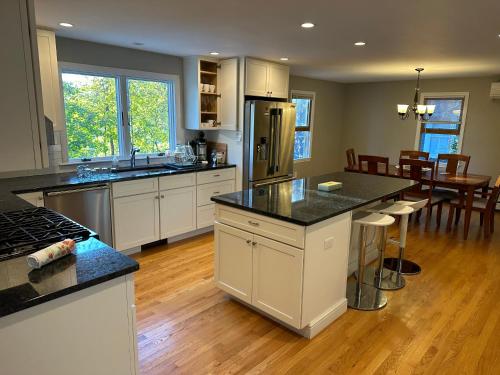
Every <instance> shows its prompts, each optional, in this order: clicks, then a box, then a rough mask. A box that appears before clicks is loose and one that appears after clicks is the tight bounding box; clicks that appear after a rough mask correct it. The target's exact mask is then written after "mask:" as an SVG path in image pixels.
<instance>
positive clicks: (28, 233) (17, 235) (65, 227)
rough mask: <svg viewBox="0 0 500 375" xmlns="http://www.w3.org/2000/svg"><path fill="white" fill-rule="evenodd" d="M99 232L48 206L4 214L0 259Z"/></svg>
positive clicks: (0, 222)
mask: <svg viewBox="0 0 500 375" xmlns="http://www.w3.org/2000/svg"><path fill="white" fill-rule="evenodd" d="M90 236H95V233H93V232H91V231H90V230H89V229H87V228H85V227H83V226H82V225H80V224H78V223H75V222H74V221H72V220H70V219H68V218H66V217H64V216H62V215H61V214H59V213H57V212H54V211H52V210H49V209H47V208H44V207H34V208H28V209H25V210H19V211H11V212H4V213H0V261H1V260H5V259H9V258H14V257H18V256H21V255H26V254H29V253H32V252H35V251H37V250H40V249H42V248H44V247H47V246H49V245H51V244H53V243H55V242H58V241H62V240H64V239H66V238H71V239H73V240H75V241H77V242H79V241H84V240H86V239H88V238H89V237H90Z"/></svg>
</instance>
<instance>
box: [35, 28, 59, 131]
mask: <svg viewBox="0 0 500 375" xmlns="http://www.w3.org/2000/svg"><path fill="white" fill-rule="evenodd" d="M36 34H37V41H38V57H39V62H40V79H41V82H42V98H43V111H44V114H45V116H46V117H47V118H49V119H50V120H51V121H52V122H53V123H54V129H56V130H57V129H59V130H61V129H62V128H63V113H62V112H63V110H62V101H61V83H60V81H59V68H58V64H57V50H56V38H55V34H54V32H53V31H48V30H41V29H39V30H37V31H36Z"/></svg>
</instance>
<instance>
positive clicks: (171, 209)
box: [160, 186, 196, 239]
mask: <svg viewBox="0 0 500 375" xmlns="http://www.w3.org/2000/svg"><path fill="white" fill-rule="evenodd" d="M195 229H196V187H195V186H190V187H185V188H179V189H172V190H166V191H161V192H160V235H161V239H165V238H168V237H172V236H176V235H178V234H182V233H187V232H190V231H192V230H195Z"/></svg>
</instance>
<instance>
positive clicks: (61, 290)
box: [0, 238, 139, 317]
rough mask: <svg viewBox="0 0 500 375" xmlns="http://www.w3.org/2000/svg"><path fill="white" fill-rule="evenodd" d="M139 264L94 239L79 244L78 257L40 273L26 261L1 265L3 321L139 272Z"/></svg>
mask: <svg viewBox="0 0 500 375" xmlns="http://www.w3.org/2000/svg"><path fill="white" fill-rule="evenodd" d="M138 269H139V264H138V263H137V262H136V261H135V260H134V259H132V258H129V257H128V256H125V255H123V254H121V253H120V252H118V251H116V250H114V249H112V248H110V247H109V246H108V245H106V244H104V243H102V242H100V241H98V240H96V239H95V238H90V239H88V240H86V241H83V242H78V243H77V244H76V249H75V252H74V254H70V255H67V256H65V257H63V258H60V259H58V260H56V261H54V262H52V263H50V264H48V265H46V266H44V267H42V268H40V269H31V268H30V267H28V263H27V261H26V257H18V258H14V259H9V260H5V261H3V262H0V317H2V316H5V315H9V314H12V313H15V312H17V311H20V310H24V309H27V308H29V307H32V306H35V305H39V304H41V303H44V302H47V301H50V300H53V299H56V298H59V297H62V296H64V295H67V294H71V293H74V292H76V291H79V290H82V289H85V288H89V287H91V286H94V285H97V284H101V283H103V282H105V281H108V280H111V279H115V278H117V277H119V276H123V275H126V274H128V273H132V272H135V271H137V270H138Z"/></svg>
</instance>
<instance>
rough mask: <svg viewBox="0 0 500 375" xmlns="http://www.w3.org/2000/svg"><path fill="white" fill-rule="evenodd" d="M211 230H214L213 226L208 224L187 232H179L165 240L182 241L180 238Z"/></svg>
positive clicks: (171, 241) (170, 241) (169, 241)
mask: <svg viewBox="0 0 500 375" xmlns="http://www.w3.org/2000/svg"><path fill="white" fill-rule="evenodd" d="M213 230H214V226H213V225H210V226H208V227H205V228H200V229H196V230H193V231H191V232H187V233H183V234H179V235H177V236H173V237H169V238H168V239H167V241H168V243H173V242H177V241H182V240H185V239H186V238H191V237H194V236H198V235H200V234H204V233H208V232H212V231H213Z"/></svg>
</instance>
